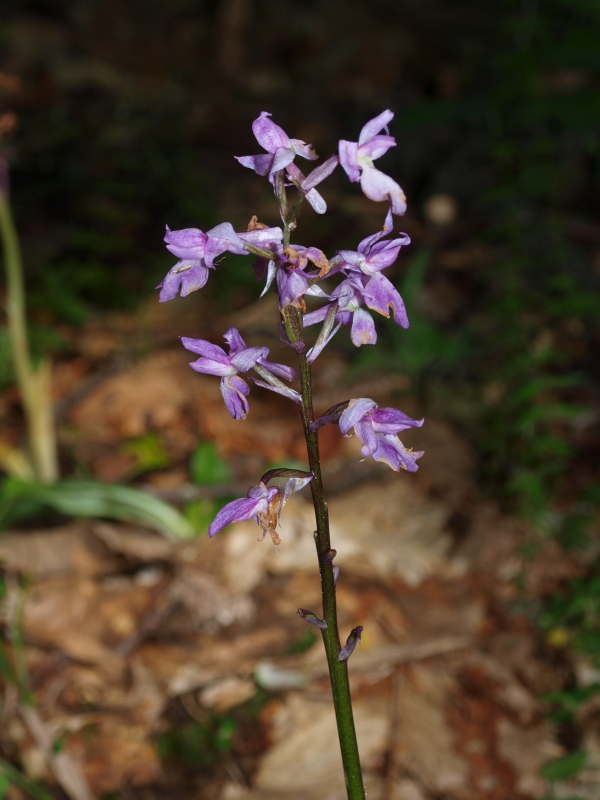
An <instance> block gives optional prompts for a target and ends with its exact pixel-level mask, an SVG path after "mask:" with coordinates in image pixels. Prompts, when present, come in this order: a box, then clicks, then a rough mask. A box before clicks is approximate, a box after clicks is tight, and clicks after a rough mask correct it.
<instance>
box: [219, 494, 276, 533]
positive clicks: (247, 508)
mask: <svg viewBox="0 0 600 800" xmlns="http://www.w3.org/2000/svg"><path fill="white" fill-rule="evenodd" d="M266 510H267V503H266V501H265V500H264V499H253V498H250V497H241V498H240V499H239V500H233V501H232V502H231V503H227V505H226V506H223V508H222V509H221V510H220V511H219V512H217V515H216V517H215V518H214V519H213V521H212V522H211V523H210V526H209V528H208V535H209V536H210V537H211V538H212V537H213V536H214V535H215V534H217V533H218V532H219V531H220V530H223V528H225V527H226V526H227V525H231V523H232V522H244V521H245V520H247V519H252V517H255V516H256V515H257V514H258V513H259V512H261V511H263V512H264V511H266Z"/></svg>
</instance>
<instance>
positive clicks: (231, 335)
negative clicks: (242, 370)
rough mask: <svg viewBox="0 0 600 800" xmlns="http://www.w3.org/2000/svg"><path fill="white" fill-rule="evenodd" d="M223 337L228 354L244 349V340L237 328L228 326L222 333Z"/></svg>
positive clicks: (233, 354) (234, 353)
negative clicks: (227, 346) (227, 347)
mask: <svg viewBox="0 0 600 800" xmlns="http://www.w3.org/2000/svg"><path fill="white" fill-rule="evenodd" d="M223 338H224V339H225V341H226V342H227V344H228V345H229V354H230V355H232V356H235V355H236V354H237V353H240V352H241V351H242V350H245V349H246V342H245V341H244V340H243V339H242V336H241V334H240V332H239V331H238V329H237V328H229V330H228V331H227V332H226V333H224V334H223Z"/></svg>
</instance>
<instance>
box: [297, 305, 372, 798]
mask: <svg viewBox="0 0 600 800" xmlns="http://www.w3.org/2000/svg"><path fill="white" fill-rule="evenodd" d="M283 317H284V325H285V329H286V332H287V335H288V339H289V340H290V342H291V343H296V342H302V341H303V337H302V314H301V312H300V310H299V309H297V308H295V307H294V306H287V307H286V308H285V309H284V314H283ZM297 355H298V366H299V372H300V384H301V394H302V405H301V415H302V426H303V428H304V436H305V439H306V448H307V451H308V463H309V465H310V471H311V472H312V474H313V476H314V478H313V480H312V481H311V484H310V486H311V491H312V497H313V504H314V507H315V516H316V520H317V530H316V532H315V543H316V546H317V555H318V558H319V571H320V575H321V594H322V598H323V619H324V620H325V622H326V623H327V628H326V630H324V631H321V633H322V635H323V643H324V645H325V653H326V655H327V665H328V668H329V675H330V678H331V690H332V693H333V704H334V708H335V716H336V720H337V728H338V738H339V741H340V749H341V751H342V763H343V766H344V778H345V780H346V792H347V794H348V800H364V799H365V790H364V786H363V778H362V771H361V766H360V758H359V754H358V744H357V741H356V730H355V728H354V717H353V714H352V699H351V696H350V684H349V682H348V665H347V663H346V662H340V661H339V660H338V655H339V652H340V649H341V645H340V637H339V632H338V622H337V610H336V599H335V583H334V578H333V566H332V564H331V557H330V551H331V540H330V535H329V513H328V510H327V503H326V501H325V495H324V492H323V478H322V475H321V459H320V455H319V439H318V435H317V433H316V432H313V431H311V429H310V424H311V422H313V419H314V417H313V405H312V384H311V367H310V364H309V362H308V360H307V358H306V356H305V354H304V352H300V353H297Z"/></svg>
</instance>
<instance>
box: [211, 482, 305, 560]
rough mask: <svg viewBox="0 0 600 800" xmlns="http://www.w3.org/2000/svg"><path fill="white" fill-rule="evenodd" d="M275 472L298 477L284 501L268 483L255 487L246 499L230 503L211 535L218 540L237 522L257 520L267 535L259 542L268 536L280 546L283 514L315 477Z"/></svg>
mask: <svg viewBox="0 0 600 800" xmlns="http://www.w3.org/2000/svg"><path fill="white" fill-rule="evenodd" d="M273 472H279V473H294V476H293V477H291V478H290V479H289V480H288V482H287V484H286V487H285V491H284V493H283V497H282V495H281V491H280V490H279V489H278V488H277V486H269V487H267V485H266V481H265V482H263V480H261V481H259V483H258V484H257V485H256V486H251V487H250V488H249V489H248V492H247V495H246V497H242V498H240V499H239V500H233V502H231V503H227V505H226V506H224V507H223V508H222V509H221V510H220V511H219V512H218V514H217V516H216V517H215V518H214V520H213V521H212V522H211V524H210V526H209V529H208V535H209V536H211V537H212V536H214V535H215V534H217V533H218V532H219V531H220V530H222V529H223V528H225V527H226V526H227V525H231V523H233V522H243V521H244V520H248V519H254V521H255V522H256V523H257V524H258V525H259V526H260V527H261V528H262V531H263V535H262V536H261V538H260V539H259V541H262V540H263V539H264V538H265V536H266V535H267V533H268V534H269V536H270V537H271V539H272V540H273V544H280V543H281V539H280V538H279V535H278V534H277V531H276V528H277V525H278V524H279V517H280V514H281V511H282V509H283V507H284V505H285V504H286V502H287V501H288V499H289V497H290V496H291V495H292V494H294V492H298V491H299V490H300V489H302V488H303V487H304V486H306V485H307V484H308V483H310V481H312V479H313V476H312V475H311V474H310V473H306V472H300V471H298V470H279V471H277V470H273ZM268 475H269V473H266V474H265V475H263V479H266V478H267V477H268Z"/></svg>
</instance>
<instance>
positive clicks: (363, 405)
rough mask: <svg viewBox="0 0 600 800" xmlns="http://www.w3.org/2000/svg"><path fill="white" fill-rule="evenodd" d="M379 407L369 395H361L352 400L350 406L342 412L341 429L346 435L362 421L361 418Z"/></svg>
mask: <svg viewBox="0 0 600 800" xmlns="http://www.w3.org/2000/svg"><path fill="white" fill-rule="evenodd" d="M376 408H377V403H376V402H375V401H374V400H371V399H370V398H368V397H360V398H358V399H356V400H350V403H349V404H348V408H347V409H346V410H345V411H344V412H343V413H342V416H341V417H340V430H341V432H342V433H343V434H344V436H345V435H346V434H347V433H348V431H349V430H350V429H351V428H354V426H355V425H357V424H358V422H360V420H361V419H362V418H363V417H364V416H365V415H366V414H369V413H370V412H371V411H374V410H375V409H376Z"/></svg>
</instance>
